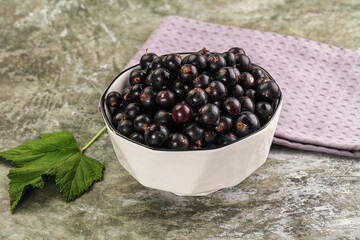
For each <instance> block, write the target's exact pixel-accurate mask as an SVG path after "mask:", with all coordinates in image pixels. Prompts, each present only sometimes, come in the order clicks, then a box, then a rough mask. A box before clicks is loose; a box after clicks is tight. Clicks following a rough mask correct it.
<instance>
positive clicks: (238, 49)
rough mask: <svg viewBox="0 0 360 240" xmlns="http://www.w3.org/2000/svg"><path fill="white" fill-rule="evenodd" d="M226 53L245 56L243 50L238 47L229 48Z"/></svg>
mask: <svg viewBox="0 0 360 240" xmlns="http://www.w3.org/2000/svg"><path fill="white" fill-rule="evenodd" d="M228 52H231V53H233V54H245V55H246V53H245V51H244V49H242V48H239V47H233V48H230V49H229V50H228Z"/></svg>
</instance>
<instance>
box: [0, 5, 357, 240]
mask: <svg viewBox="0 0 360 240" xmlns="http://www.w3.org/2000/svg"><path fill="white" fill-rule="evenodd" d="M195 2H196V3H194V2H193V1H165V0H163V1H139V0H138V1H130V0H128V1H125V0H118V1H115V0H113V1H80V0H71V1H63V0H61V1H45V0H44V1H39V0H33V1H20V0H16V1H15V0H7V1H6V0H0V6H1V7H0V134H1V136H2V137H1V139H0V150H4V149H8V148H11V147H15V146H17V145H19V144H21V143H22V142H24V141H27V140H31V139H35V138H37V137H38V136H39V134H40V133H42V132H51V131H58V130H70V131H71V132H73V133H74V135H75V136H76V138H77V139H78V141H79V142H80V145H84V144H86V142H87V141H88V140H89V139H91V137H92V136H93V135H94V134H96V132H97V131H98V130H100V129H101V128H102V126H103V122H102V119H101V116H100V113H99V111H98V109H97V106H98V99H99V97H100V94H101V92H102V91H103V90H104V89H105V87H106V86H107V85H108V84H109V83H110V82H111V81H112V79H113V78H114V77H115V76H116V75H117V73H118V72H119V71H121V69H122V67H123V66H124V65H125V64H126V62H127V61H128V60H129V59H130V57H131V56H132V55H133V54H134V53H135V52H136V51H137V49H138V48H139V47H140V46H141V45H142V43H143V42H144V41H145V40H146V38H147V37H148V36H149V34H150V33H151V31H152V30H153V29H154V28H155V27H156V25H157V24H158V23H159V22H160V20H161V18H162V17H163V16H165V15H170V14H171V15H180V16H183V17H190V18H194V19H198V20H203V21H209V22H214V23H220V24H225V25H231V26H238V27H244V28H252V29H257V30H264V31H272V32H276V33H281V34H288V35H293V36H298V37H304V38H309V39H312V40H316V41H320V42H323V43H328V44H332V45H335V46H339V47H345V48H352V49H360V3H359V1H355V0H340V1H335V0H330V1H323V0H313V1H295V0H288V1H280V0H269V1H260V0H259V1H254V0H244V1H238V2H236V3H235V2H234V1H211V3H210V1H208V2H209V3H206V1H204V0H199V1H195ZM87 154H88V155H89V156H91V157H93V158H95V159H98V160H99V161H101V162H102V163H103V164H104V165H105V166H106V170H105V172H104V179H103V180H102V181H101V182H98V183H96V184H95V185H94V187H93V188H92V189H91V191H90V192H89V193H86V194H84V195H83V196H82V197H81V198H79V199H77V200H75V201H73V202H70V203H66V202H65V201H64V198H63V197H62V196H61V194H60V193H59V190H58V187H57V186H56V185H55V184H54V183H52V182H49V183H47V185H46V186H45V187H44V188H43V189H40V190H39V189H36V190H29V191H28V193H27V194H26V195H25V196H24V198H23V199H22V200H21V203H20V204H19V206H18V207H17V210H16V212H15V213H14V214H11V213H10V207H9V196H8V186H7V185H8V182H9V180H8V178H7V177H6V175H7V173H8V171H9V169H10V168H11V167H12V166H11V165H10V164H9V163H7V162H6V161H4V160H0V239H120V238H121V239H263V238H265V239H338V238H343V239H358V238H359V236H360V161H359V160H355V159H350V158H345V157H337V156H331V155H325V154H317V153H310V152H304V151H296V150H291V149H287V148H283V147H278V146H273V147H272V149H271V152H270V156H269V159H268V161H267V162H266V163H265V164H264V165H263V166H262V167H261V168H260V169H258V170H257V171H256V172H255V173H254V174H253V175H251V176H250V177H249V178H247V179H246V180H245V181H244V182H242V183H241V184H239V185H238V186H236V187H234V188H230V189H225V190H221V191H219V192H216V193H214V194H212V195H210V196H206V197H178V196H175V195H173V194H171V193H166V192H161V191H157V190H152V189H147V188H145V187H143V186H141V185H140V184H139V183H137V182H136V181H135V180H134V179H133V178H132V177H131V176H130V175H129V174H128V173H127V172H126V171H125V170H124V169H123V168H122V167H121V166H120V165H119V163H118V162H117V160H116V157H115V154H114V152H113V150H112V147H111V143H110V141H109V139H108V136H107V134H104V136H102V137H101V138H100V139H99V140H98V141H97V142H96V143H95V144H94V145H93V146H92V147H91V148H90V149H89V150H88V151H87Z"/></svg>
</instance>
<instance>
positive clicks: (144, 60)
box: [140, 52, 157, 69]
mask: <svg viewBox="0 0 360 240" xmlns="http://www.w3.org/2000/svg"><path fill="white" fill-rule="evenodd" d="M155 58H157V55H156V54H155V53H148V52H147V53H145V54H144V55H142V57H141V58H140V67H141V69H146V67H147V66H148V65H149V64H151V63H152V61H154V59H155Z"/></svg>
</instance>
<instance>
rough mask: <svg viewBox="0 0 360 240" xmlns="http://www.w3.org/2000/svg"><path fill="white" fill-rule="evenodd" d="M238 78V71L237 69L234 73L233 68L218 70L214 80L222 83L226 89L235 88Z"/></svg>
mask: <svg viewBox="0 0 360 240" xmlns="http://www.w3.org/2000/svg"><path fill="white" fill-rule="evenodd" d="M239 78H240V76H239V71H238V70H237V69H236V70H235V71H234V68H233V67H223V68H220V69H219V71H218V72H217V73H216V76H215V79H216V80H218V81H220V82H222V83H223V84H224V85H225V86H226V87H228V88H231V87H233V86H235V84H236V83H237V81H238V79H239Z"/></svg>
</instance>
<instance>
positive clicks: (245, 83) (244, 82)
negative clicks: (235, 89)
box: [238, 72, 255, 89]
mask: <svg viewBox="0 0 360 240" xmlns="http://www.w3.org/2000/svg"><path fill="white" fill-rule="evenodd" d="M238 83H239V84H240V85H241V86H242V87H243V88H246V89H247V88H251V87H252V86H254V85H255V79H254V77H253V76H252V75H251V74H250V73H248V72H243V73H241V75H240V78H239V81H238Z"/></svg>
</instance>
